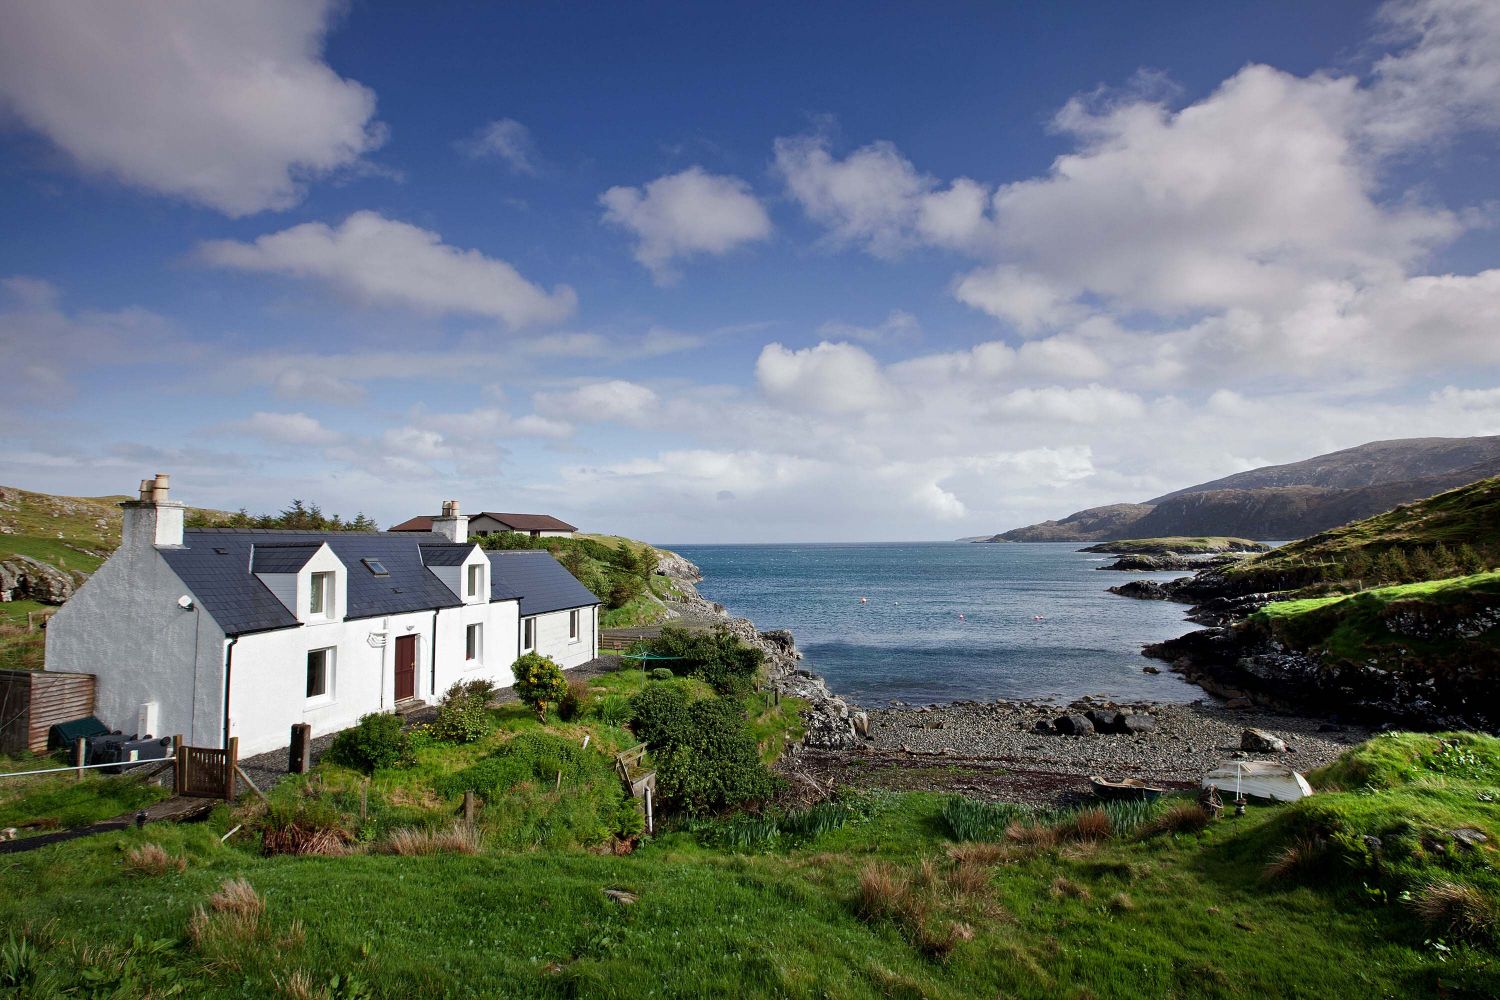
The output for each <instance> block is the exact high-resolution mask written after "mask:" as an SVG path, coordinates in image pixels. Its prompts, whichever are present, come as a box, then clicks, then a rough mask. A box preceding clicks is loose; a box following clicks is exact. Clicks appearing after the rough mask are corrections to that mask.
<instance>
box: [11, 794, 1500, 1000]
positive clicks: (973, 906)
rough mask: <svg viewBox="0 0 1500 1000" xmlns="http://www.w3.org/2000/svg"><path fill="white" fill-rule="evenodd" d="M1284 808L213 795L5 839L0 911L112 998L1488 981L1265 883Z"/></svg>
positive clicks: (1406, 989)
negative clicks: (1192, 814) (814, 819)
mask: <svg viewBox="0 0 1500 1000" xmlns="http://www.w3.org/2000/svg"><path fill="white" fill-rule="evenodd" d="M1290 813H1291V810H1290V809H1289V808H1286V807H1281V808H1275V807H1266V808H1252V809H1251V810H1250V813H1249V814H1248V815H1247V816H1246V817H1244V818H1242V819H1239V820H1234V819H1225V820H1221V821H1220V822H1219V823H1217V824H1215V825H1213V826H1211V827H1210V828H1209V829H1208V830H1206V831H1205V832H1204V833H1202V834H1189V835H1180V836H1171V835H1159V836H1155V837H1152V838H1149V839H1145V840H1139V839H1132V840H1126V841H1118V842H1108V843H1105V844H1102V845H1098V846H1089V845H1070V846H1065V847H1051V848H1043V849H1040V850H1035V851H1028V850H1020V849H1015V848H1006V849H1003V851H1002V852H1001V853H998V854H996V855H995V856H993V857H991V858H989V859H987V860H980V861H978V862H975V861H972V860H969V861H965V860H963V857H964V855H962V854H960V855H959V858H958V859H954V858H953V857H952V852H955V851H959V852H961V851H963V850H964V848H962V847H961V846H960V845H958V844H956V843H955V842H954V841H953V840H951V839H950V838H949V837H948V836H947V834H946V832H945V830H944V827H943V824H942V820H941V801H940V800H939V799H937V798H936V797H933V796H929V795H922V794H905V795H894V796H885V797H881V798H878V799H874V800H872V801H871V802H870V803H869V805H868V806H867V808H866V809H865V812H864V817H863V818H862V819H860V820H859V821H857V822H854V823H851V824H849V825H846V826H844V827H843V828H842V829H839V830H835V831H833V832H830V833H826V834H824V835H822V836H821V837H818V838H816V839H814V840H813V841H811V842H808V843H804V844H801V845H799V846H796V847H793V848H791V849H782V850H772V851H766V852H762V853H753V854H734V853H730V852H727V851H719V850H711V849H707V848H704V847H703V846H701V845H700V844H699V843H698V841H697V840H696V839H694V838H692V837H690V836H689V835H687V834H672V835H668V836H664V837H661V838H658V840H657V841H656V842H655V843H652V844H650V845H649V846H647V847H645V848H643V849H641V850H638V851H636V852H635V853H634V854H632V855H629V856H626V857H605V856H599V855H596V854H590V853H587V852H581V851H576V850H568V851H532V852H520V853H515V852H508V853H499V854H486V855H480V856H472V857H471V856H461V855H434V856H427V857H392V856H385V855H366V854H361V855H355V856H350V857H343V858H320V857H309V858H290V857H271V858H265V857H260V856H258V855H256V854H255V853H254V852H253V851H252V850H250V849H249V848H248V846H236V843H237V842H236V841H232V842H231V844H230V845H228V846H224V845H220V844H219V842H218V835H219V834H221V833H222V832H225V831H227V829H228V827H229V826H230V825H232V822H233V819H232V817H231V816H229V815H227V813H221V814H220V815H218V816H216V817H215V818H214V819H213V820H211V821H210V822H209V823H207V824H202V825H198V826H191V827H164V828H161V829H148V830H145V831H129V832H125V833H120V834H113V835H108V836H105V837H98V838H91V839H90V840H87V841H81V842H73V843H69V844H65V845H59V846H57V847H52V848H47V849H44V850H42V851H38V852H35V853H32V854H24V855H18V856H16V857H15V858H14V859H8V860H9V864H8V866H7V867H5V868H4V869H3V870H0V886H3V887H4V889H5V891H4V893H3V895H0V922H3V923H4V924H5V926H7V927H11V928H15V929H16V930H15V931H13V932H12V934H13V935H15V934H19V935H20V936H21V937H23V938H24V939H25V940H27V941H28V942H29V943H30V944H31V945H32V946H33V947H34V948H35V949H36V951H35V954H34V958H33V960H32V968H33V969H35V973H34V975H36V976H39V977H41V978H43V979H46V978H49V977H50V978H51V979H52V980H53V981H54V982H55V984H56V985H57V986H59V987H64V986H72V985H80V986H87V987H89V988H91V989H96V990H97V989H100V988H101V987H102V988H105V989H106V991H107V989H113V988H122V987H123V992H122V993H121V994H120V995H127V996H140V995H147V993H152V994H153V995H161V994H162V993H164V992H165V990H166V989H169V988H170V987H171V986H172V985H175V984H181V986H182V987H183V989H184V990H185V992H186V993H187V994H188V995H193V996H211V997H251V996H276V995H289V996H295V995H333V996H360V995H370V996H388V997H400V996H453V997H460V996H475V997H478V996H510V997H559V996H581V997H622V998H624V997H640V996H683V997H697V996H723V997H780V996H791V997H840V998H842V997H848V998H855V997H889V996H903V997H938V998H944V997H952V998H960V997H975V996H1006V997H1038V998H1047V1000H1052V998H1056V997H1071V998H1083V997H1094V998H1105V997H1142V996H1150V997H1181V998H1198V997H1246V998H1249V997H1266V996H1276V997H1317V998H1320V1000H1330V998H1340V997H1351V998H1354V997H1358V998H1365V997H1380V996H1389V997H1408V996H1428V995H1438V994H1439V993H1442V995H1445V996H1451V997H1484V996H1490V995H1492V994H1491V990H1492V988H1493V986H1494V983H1495V982H1497V981H1500V980H1497V978H1496V977H1497V976H1500V963H1497V959H1496V955H1495V952H1494V951H1493V950H1491V949H1490V948H1473V947H1470V946H1467V945H1464V944H1461V943H1458V942H1456V941H1447V942H1444V943H1443V944H1442V949H1446V950H1439V949H1438V948H1437V947H1436V946H1435V945H1434V944H1431V943H1426V944H1424V941H1427V942H1431V941H1432V940H1433V939H1432V938H1431V937H1429V936H1428V934H1427V932H1426V931H1425V930H1424V928H1422V927H1421V926H1420V925H1419V924H1418V923H1417V922H1416V919H1415V917H1414V916H1412V914H1411V913H1410V911H1409V908H1407V907H1405V906H1403V905H1402V904H1400V903H1399V902H1396V901H1394V900H1387V899H1381V898H1379V897H1378V896H1375V895H1371V894H1370V893H1368V892H1366V891H1365V890H1364V889H1362V888H1361V887H1360V886H1359V885H1358V884H1357V883H1355V884H1353V885H1333V886H1330V885H1327V884H1321V883H1319V882H1317V881H1316V880H1314V881H1310V882H1305V881H1298V880H1282V881H1271V882H1267V881H1265V880H1263V878H1262V876H1261V872H1262V868H1263V866H1264V864H1265V862H1266V860H1267V857H1266V850H1267V847H1268V845H1269V844H1271V843H1274V842H1275V840H1276V834H1277V829H1278V827H1279V826H1280V825H1282V824H1284V822H1285V820H1286V818H1287V817H1288V815H1290ZM147 842H150V843H155V844H159V845H160V846H162V847H164V848H165V849H166V851H167V852H168V853H169V854H171V855H174V856H180V857H182V858H184V859H186V868H185V871H183V872H181V873H178V872H175V871H171V870H168V871H167V872H166V874H162V875H155V876H152V875H143V874H135V873H132V871H130V870H129V868H128V864H127V858H128V857H129V851H130V850H131V849H133V848H136V847H138V846H139V845H141V844H144V843H147ZM877 866H885V870H886V871H888V872H889V873H892V874H893V875H894V876H895V877H896V878H897V879H898V880H899V879H907V880H909V881H910V883H911V885H913V886H915V887H916V888H915V889H914V890H913V891H915V892H916V893H918V894H920V896H921V898H922V899H924V900H926V902H925V903H923V904H922V905H923V906H926V907H928V908H929V912H928V914H927V915H926V916H925V918H924V919H927V920H928V922H929V923H930V924H931V925H932V926H934V927H937V928H948V929H950V930H951V929H952V928H954V927H955V926H957V927H958V929H957V930H956V931H952V933H954V934H956V937H957V941H956V944H954V945H953V947H952V948H951V950H947V946H946V944H940V945H938V946H934V945H933V944H932V943H931V942H930V941H926V940H925V939H923V938H921V937H919V936H918V935H917V933H916V932H915V931H914V930H913V929H912V927H911V926H909V925H908V924H907V923H906V922H905V921H904V919H903V918H902V916H901V915H900V912H896V913H895V914H893V915H891V916H889V917H887V916H879V917H874V918H867V917H864V916H862V915H861V908H860V906H859V905H858V903H857V900H858V898H859V880H860V878H861V875H862V873H866V872H869V871H871V870H879V868H878V867H877ZM230 878H244V879H246V880H247V881H248V882H249V884H250V885H251V886H252V887H253V888H254V890H255V891H256V892H257V893H258V894H259V896H260V898H261V899H263V900H264V906H265V910H264V914H263V915H262V916H260V917H258V918H254V919H250V920H239V921H236V920H233V919H231V916H230V915H225V914H220V915H218V916H216V917H214V918H212V919H210V920H209V921H207V922H206V924H201V925H200V926H199V928H198V930H197V933H196V934H190V933H189V930H188V928H189V925H190V923H191V922H192V920H193V912H194V910H195V909H196V908H198V907H200V906H205V905H207V903H208V898H209V896H210V894H212V893H213V892H214V891H215V890H216V889H218V888H219V886H220V885H221V884H222V883H223V882H224V881H225V880H226V879H230ZM1346 881H1347V880H1346ZM605 889H623V890H626V891H628V892H630V893H633V894H635V896H636V897H637V898H638V901H637V902H635V903H633V904H622V903H618V902H615V901H614V900H612V899H611V898H609V897H607V896H606V895H605V894H604V890H605ZM102 899H107V900H108V901H109V905H108V906H101V905H100V900H102ZM210 912H216V911H213V910H212V909H210ZM13 940H14V938H13ZM940 950H941V951H942V953H941V954H940V953H938V952H939V951H940ZM3 968H4V966H3V965H0V970H3ZM4 974H5V973H4V972H3V971H0V975H4ZM334 977H338V980H339V984H338V986H337V987H334V986H333V985H332V983H333V980H334ZM351 984H354V986H355V987H357V988H351ZM299 986H302V987H310V989H307V990H306V991H305V992H303V993H298V992H297V988H298V987H299ZM318 990H324V991H326V992H324V993H322V994H319V993H318V992H317V991H318ZM340 990H344V991H345V992H339V991H340ZM19 995H22V996H25V995H28V994H27V993H25V992H21V993H20V994H19ZM30 995H48V994H47V993H45V992H40V991H38V992H36V993H33V994H30ZM53 995H56V994H53Z"/></svg>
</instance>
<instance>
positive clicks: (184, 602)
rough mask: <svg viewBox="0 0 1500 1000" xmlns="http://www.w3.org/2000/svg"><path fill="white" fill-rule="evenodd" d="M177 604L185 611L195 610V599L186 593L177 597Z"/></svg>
mask: <svg viewBox="0 0 1500 1000" xmlns="http://www.w3.org/2000/svg"><path fill="white" fill-rule="evenodd" d="M177 606H178V607H179V608H181V609H182V610H184V611H191V610H193V599H192V598H191V597H189V596H188V595H186V594H183V595H182V596H181V597H179V598H177Z"/></svg>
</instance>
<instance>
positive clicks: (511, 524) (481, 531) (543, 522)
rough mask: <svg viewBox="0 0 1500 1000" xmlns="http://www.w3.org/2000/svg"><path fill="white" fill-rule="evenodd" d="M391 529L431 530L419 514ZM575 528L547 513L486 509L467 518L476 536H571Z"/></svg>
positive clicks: (429, 519)
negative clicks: (506, 533) (505, 532)
mask: <svg viewBox="0 0 1500 1000" xmlns="http://www.w3.org/2000/svg"><path fill="white" fill-rule="evenodd" d="M391 530H392V531H431V530H432V518H430V517H428V516H426V515H422V516H419V517H412V518H408V519H407V520H405V521H402V522H401V523H400V524H397V525H394V526H393V527H392V528H391ZM577 530H578V529H577V528H575V527H574V526H573V525H571V524H569V523H568V522H567V521H561V520H559V519H557V518H555V517H553V516H552V515H551V514H503V513H500V512H498V511H492V510H486V511H481V512H480V513H478V514H475V515H474V516H473V517H471V518H469V534H470V535H473V536H477V537H480V538H482V537H484V536H485V535H489V534H494V533H496V532H501V531H514V532H518V533H520V534H523V535H530V536H531V537H532V538H571V537H572V536H573V533H574V532H575V531H577Z"/></svg>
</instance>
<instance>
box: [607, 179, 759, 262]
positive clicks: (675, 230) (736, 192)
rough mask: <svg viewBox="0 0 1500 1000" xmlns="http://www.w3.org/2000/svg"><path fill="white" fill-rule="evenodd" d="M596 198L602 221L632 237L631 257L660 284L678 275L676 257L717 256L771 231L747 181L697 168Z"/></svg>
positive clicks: (609, 191) (609, 192)
mask: <svg viewBox="0 0 1500 1000" xmlns="http://www.w3.org/2000/svg"><path fill="white" fill-rule="evenodd" d="M599 202H600V204H602V205H603V206H604V208H605V212H604V221H606V222H609V223H612V224H614V225H617V226H622V227H624V228H625V229H628V230H630V231H631V232H633V233H634V234H635V235H636V237H637V242H636V247H635V259H636V260H638V261H639V262H640V263H641V264H642V265H644V266H645V267H646V269H647V270H649V271H650V272H651V275H652V277H653V278H654V279H655V280H656V282H657V283H658V284H662V285H670V284H672V283H674V282H675V281H677V279H678V278H679V277H680V274H679V272H678V271H677V269H676V268H675V266H674V264H673V262H674V260H675V259H677V258H680V257H690V256H694V255H697V254H712V255H714V256H722V255H724V254H726V253H728V252H729V251H730V250H733V249H734V248H735V247H737V246H740V245H742V244H745V243H752V242H755V241H758V240H763V239H766V238H767V237H768V236H770V235H771V218H770V216H768V215H767V214H766V210H765V209H764V208H763V207H761V204H760V202H759V201H757V200H756V198H755V196H754V195H753V194H751V193H750V186H749V185H748V184H746V183H745V182H744V181H742V180H740V179H739V178H738V177H722V176H718V175H715V174H710V173H707V172H706V171H704V170H703V168H701V167H689V168H688V169H687V170H684V171H682V172H681V173H677V174H668V175H667V176H665V177H658V178H657V179H656V180H654V181H651V182H650V183H649V184H647V185H646V186H645V187H644V188H637V187H612V188H610V189H609V190H608V191H606V192H604V194H602V195H600V197H599Z"/></svg>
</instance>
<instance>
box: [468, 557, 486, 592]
mask: <svg viewBox="0 0 1500 1000" xmlns="http://www.w3.org/2000/svg"><path fill="white" fill-rule="evenodd" d="M483 586H484V567H483V566H481V565H478V564H475V565H473V566H470V567H469V589H468V594H469V596H470V597H478V596H479V589H480V588H481V587H483Z"/></svg>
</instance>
